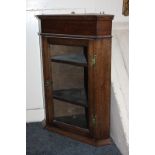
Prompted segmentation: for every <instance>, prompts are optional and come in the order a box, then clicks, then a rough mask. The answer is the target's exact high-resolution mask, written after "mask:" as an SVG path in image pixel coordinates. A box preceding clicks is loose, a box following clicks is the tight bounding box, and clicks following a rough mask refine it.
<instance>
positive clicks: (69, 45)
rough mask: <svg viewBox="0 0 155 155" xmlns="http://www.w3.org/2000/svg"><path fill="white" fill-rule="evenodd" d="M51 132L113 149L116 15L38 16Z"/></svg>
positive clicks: (47, 120) (46, 111)
mask: <svg viewBox="0 0 155 155" xmlns="http://www.w3.org/2000/svg"><path fill="white" fill-rule="evenodd" d="M37 18H38V19H39V24H40V32H39V35H40V40H41V42H40V43H41V49H42V65H43V77H44V96H45V116H46V117H45V120H44V125H45V128H47V129H48V130H50V131H53V132H56V133H59V134H62V135H65V136H68V137H71V138H73V139H76V140H79V141H82V142H85V143H88V144H92V145H96V146H100V145H106V144H110V143H111V141H110V136H109V129H110V87H111V86H110V83H111V29H112V19H113V15H106V14H104V15H99V14H85V15H37Z"/></svg>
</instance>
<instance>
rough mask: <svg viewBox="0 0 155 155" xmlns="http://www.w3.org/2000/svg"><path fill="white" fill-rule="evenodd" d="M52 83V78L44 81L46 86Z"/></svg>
mask: <svg viewBox="0 0 155 155" xmlns="http://www.w3.org/2000/svg"><path fill="white" fill-rule="evenodd" d="M51 84H52V81H51V80H46V81H45V82H44V85H45V87H48V86H51Z"/></svg>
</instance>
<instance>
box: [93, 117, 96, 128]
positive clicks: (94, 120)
mask: <svg viewBox="0 0 155 155" xmlns="http://www.w3.org/2000/svg"><path fill="white" fill-rule="evenodd" d="M92 123H93V126H95V125H96V115H93V116H92Z"/></svg>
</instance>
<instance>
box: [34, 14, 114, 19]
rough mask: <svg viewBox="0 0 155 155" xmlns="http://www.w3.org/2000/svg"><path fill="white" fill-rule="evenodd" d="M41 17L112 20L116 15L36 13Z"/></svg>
mask: <svg viewBox="0 0 155 155" xmlns="http://www.w3.org/2000/svg"><path fill="white" fill-rule="evenodd" d="M36 17H37V18H39V19H65V20H67V19H68V20H70V19H73V20H74V19H75V20H112V19H113V18H114V15H110V14H48V15H45V14H44V15H36Z"/></svg>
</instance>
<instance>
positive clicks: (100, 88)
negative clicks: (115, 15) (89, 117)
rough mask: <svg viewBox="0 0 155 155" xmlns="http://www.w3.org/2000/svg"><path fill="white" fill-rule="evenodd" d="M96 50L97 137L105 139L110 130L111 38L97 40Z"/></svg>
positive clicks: (95, 102)
mask: <svg viewBox="0 0 155 155" xmlns="http://www.w3.org/2000/svg"><path fill="white" fill-rule="evenodd" d="M94 52H95V53H94V54H95V55H96V64H95V66H94V80H95V83H94V92H95V93H94V95H95V98H94V104H95V117H96V127H95V138H97V139H103V138H109V130H110V122H109V121H110V87H111V39H103V40H97V41H95V43H94Z"/></svg>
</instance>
